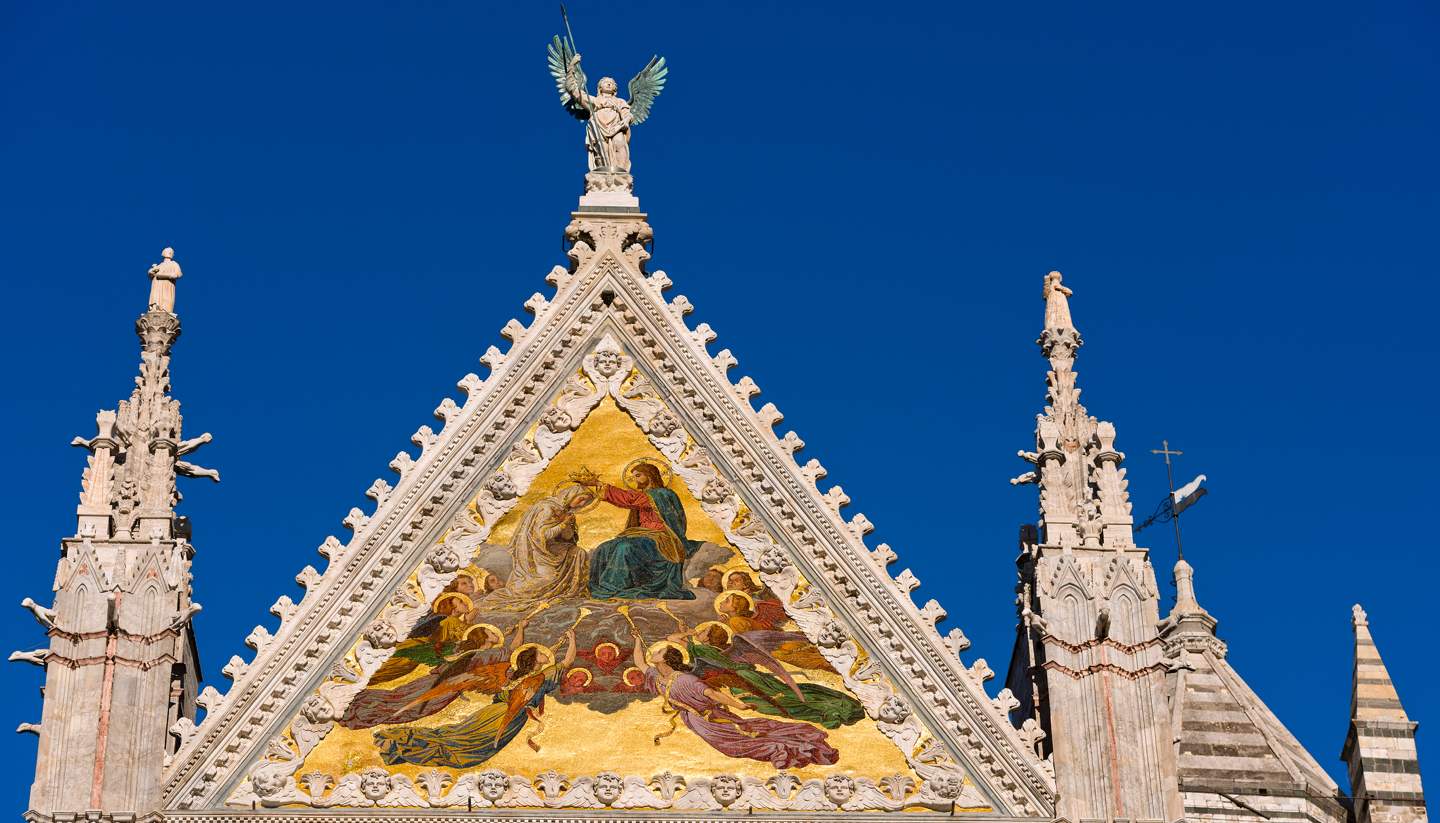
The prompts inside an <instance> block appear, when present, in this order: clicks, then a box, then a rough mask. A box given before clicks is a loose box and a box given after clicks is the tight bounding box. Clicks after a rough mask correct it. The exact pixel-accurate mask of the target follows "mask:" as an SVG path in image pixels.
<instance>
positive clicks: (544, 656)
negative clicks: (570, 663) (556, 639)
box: [510, 643, 555, 672]
mask: <svg viewBox="0 0 1440 823" xmlns="http://www.w3.org/2000/svg"><path fill="white" fill-rule="evenodd" d="M526 649H535V650H536V652H535V662H536V666H535V669H534V671H537V672H538V671H540V670H541V669H543V668H545V667H546V666H549V665H550V664H551V663H554V662H555V652H553V651H551V650H550V647H549V646H546V645H543V644H541V643H524V644H521V646H520V647H519V648H517V649H516V650H515V651H513V652H511V653H510V668H512V669H513V668H515V666H516V661H517V660H519V659H520V653H521V652H523V651H525V650H526Z"/></svg>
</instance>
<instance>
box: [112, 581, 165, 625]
mask: <svg viewBox="0 0 1440 823" xmlns="http://www.w3.org/2000/svg"><path fill="white" fill-rule="evenodd" d="M125 597H126V598H127V599H129V600H130V603H129V604H128V605H129V606H130V607H129V608H126V609H123V610H122V611H121V620H122V624H121V628H123V629H124V630H126V631H128V632H130V633H132V634H142V635H150V634H155V633H156V632H158V631H160V630H162V629H164V628H165V626H166V624H167V623H168V622H169V621H168V620H167V619H166V618H167V617H168V613H169V612H170V611H173V610H172V609H171V608H170V607H169V605H168V604H167V603H166V602H165V601H166V591H165V586H164V584H163V583H162V582H161V581H160V580H159V579H157V578H149V579H145V580H143V581H142V582H140V584H139V585H138V586H137V588H136V589H135V591H133V592H131V593H129V594H127V595H125Z"/></svg>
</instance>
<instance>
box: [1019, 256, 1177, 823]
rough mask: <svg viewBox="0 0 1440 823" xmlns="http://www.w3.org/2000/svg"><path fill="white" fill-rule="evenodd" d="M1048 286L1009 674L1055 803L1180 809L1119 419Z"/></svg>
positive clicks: (1149, 580)
mask: <svg viewBox="0 0 1440 823" xmlns="http://www.w3.org/2000/svg"><path fill="white" fill-rule="evenodd" d="M1043 295H1044V298H1045V326H1044V329H1043V330H1042V331H1041V333H1040V339H1039V340H1038V341H1037V342H1038V343H1039V345H1040V350H1041V352H1042V353H1043V354H1044V356H1045V358H1046V359H1047V360H1049V361H1050V371H1049V374H1048V375H1047V385H1048V387H1049V391H1048V400H1049V403H1048V405H1046V407H1045V409H1044V412H1043V413H1042V414H1040V415H1037V417H1036V426H1035V450H1034V451H1021V452H1019V455H1020V457H1021V458H1023V459H1024V460H1026V461H1028V462H1030V463H1031V464H1033V465H1034V466H1035V470H1034V471H1030V472H1026V473H1025V474H1023V475H1021V476H1019V477H1017V478H1015V479H1013V480H1012V481H1011V482H1012V483H1014V484H1016V485H1022V484H1035V485H1038V486H1039V488H1040V522H1039V524H1038V527H1035V528H1032V527H1029V526H1027V527H1025V528H1024V529H1022V539H1021V544H1022V546H1021V555H1020V557H1019V558H1018V560H1017V564H1018V566H1019V570H1020V587H1019V592H1020V598H1019V601H1018V602H1019V609H1020V619H1021V625H1020V634H1019V640H1018V642H1017V645H1016V653H1015V657H1014V660H1013V661H1012V663H1011V667H1010V677H1009V683H1010V688H1011V691H1012V692H1014V693H1015V694H1017V695H1022V696H1023V697H1022V698H1021V703H1022V705H1021V707H1020V709H1019V711H1018V714H1019V715H1020V716H1021V717H1022V718H1024V722H1025V723H1030V722H1031V720H1035V721H1038V723H1039V724H1040V726H1041V728H1042V730H1043V731H1045V732H1046V733H1047V734H1048V744H1049V746H1050V749H1051V754H1052V756H1053V758H1054V768H1055V774H1056V782H1057V790H1058V794H1059V798H1060V800H1059V802H1060V808H1059V809H1058V810H1057V814H1058V815H1059V816H1061V817H1065V818H1068V819H1070V820H1080V819H1113V818H1132V819H1148V820H1175V819H1178V818H1179V817H1180V815H1181V807H1180V801H1179V797H1178V794H1177V792H1176V788H1175V787H1176V778H1175V761H1174V750H1173V745H1172V741H1171V737H1170V727H1169V720H1168V712H1167V710H1166V705H1165V695H1164V689H1165V682H1164V677H1165V666H1164V665H1163V662H1162V660H1161V653H1160V644H1159V638H1158V636H1157V629H1156V624H1157V623H1158V622H1159V603H1158V596H1157V588H1156V585H1155V573H1154V570H1153V569H1152V568H1151V566H1150V562H1149V559H1148V553H1147V551H1146V550H1145V549H1142V548H1137V547H1136V546H1135V544H1134V539H1133V533H1132V528H1131V524H1132V522H1133V521H1132V519H1131V516H1130V500H1129V495H1128V492H1127V490H1126V485H1127V481H1126V480H1125V470H1124V469H1123V468H1121V467H1120V466H1121V463H1122V462H1123V461H1124V459H1125V456H1124V455H1123V454H1122V453H1121V452H1119V451H1117V450H1116V448H1115V427H1114V426H1113V425H1112V424H1110V423H1107V422H1104V421H1100V420H1096V419H1095V418H1094V417H1091V416H1090V415H1089V413H1088V412H1087V411H1086V410H1085V407H1084V406H1083V405H1081V404H1080V389H1079V388H1078V387H1077V386H1076V381H1075V370H1074V366H1075V357H1076V355H1077V353H1078V352H1079V350H1080V346H1081V345H1082V341H1081V338H1080V332H1079V331H1078V330H1077V329H1076V328H1075V324H1074V321H1073V319H1072V318H1071V314H1070V303H1069V299H1070V297H1071V296H1072V292H1071V291H1070V289H1068V288H1066V287H1065V286H1064V285H1063V284H1062V282H1061V275H1060V273H1059V272H1050V273H1049V274H1048V275H1046V277H1045V285H1044V291H1043Z"/></svg>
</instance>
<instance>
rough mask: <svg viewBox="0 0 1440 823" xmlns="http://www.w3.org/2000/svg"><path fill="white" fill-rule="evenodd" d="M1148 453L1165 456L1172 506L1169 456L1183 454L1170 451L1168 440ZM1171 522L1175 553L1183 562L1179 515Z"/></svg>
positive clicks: (1172, 482)
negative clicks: (1173, 531)
mask: <svg viewBox="0 0 1440 823" xmlns="http://www.w3.org/2000/svg"><path fill="white" fill-rule="evenodd" d="M1150 453H1151V454H1161V455H1164V456H1165V479H1166V480H1167V481H1169V483H1170V503H1171V505H1174V503H1175V468H1174V464H1172V463H1171V462H1170V456H1171V455H1174V456H1176V457H1179V456H1180V455H1182V454H1184V453H1185V452H1182V451H1178V450H1175V449H1171V448H1170V441H1169V440H1161V441H1160V448H1158V449H1151V450H1150ZM1172 522H1173V523H1174V524H1175V551H1176V552H1177V553H1178V554H1179V557H1180V559H1181V560H1184V559H1185V546H1184V544H1182V543H1181V542H1180V515H1178V514H1177V515H1175V516H1174V517H1173V518H1172Z"/></svg>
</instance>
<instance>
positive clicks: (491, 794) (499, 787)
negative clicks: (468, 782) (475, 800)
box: [476, 769, 510, 803]
mask: <svg viewBox="0 0 1440 823" xmlns="http://www.w3.org/2000/svg"><path fill="white" fill-rule="evenodd" d="M476 783H477V785H478V786H479V788H480V796H481V797H483V798H485V799H486V800H489V801H490V802H491V803H497V802H499V800H500V798H502V797H504V796H505V790H506V789H508V788H510V779H509V778H508V777H506V776H505V773H504V772H497V771H495V770H493V769H492V770H490V771H484V772H481V773H480V775H479V777H478V778H477V779H476Z"/></svg>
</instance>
